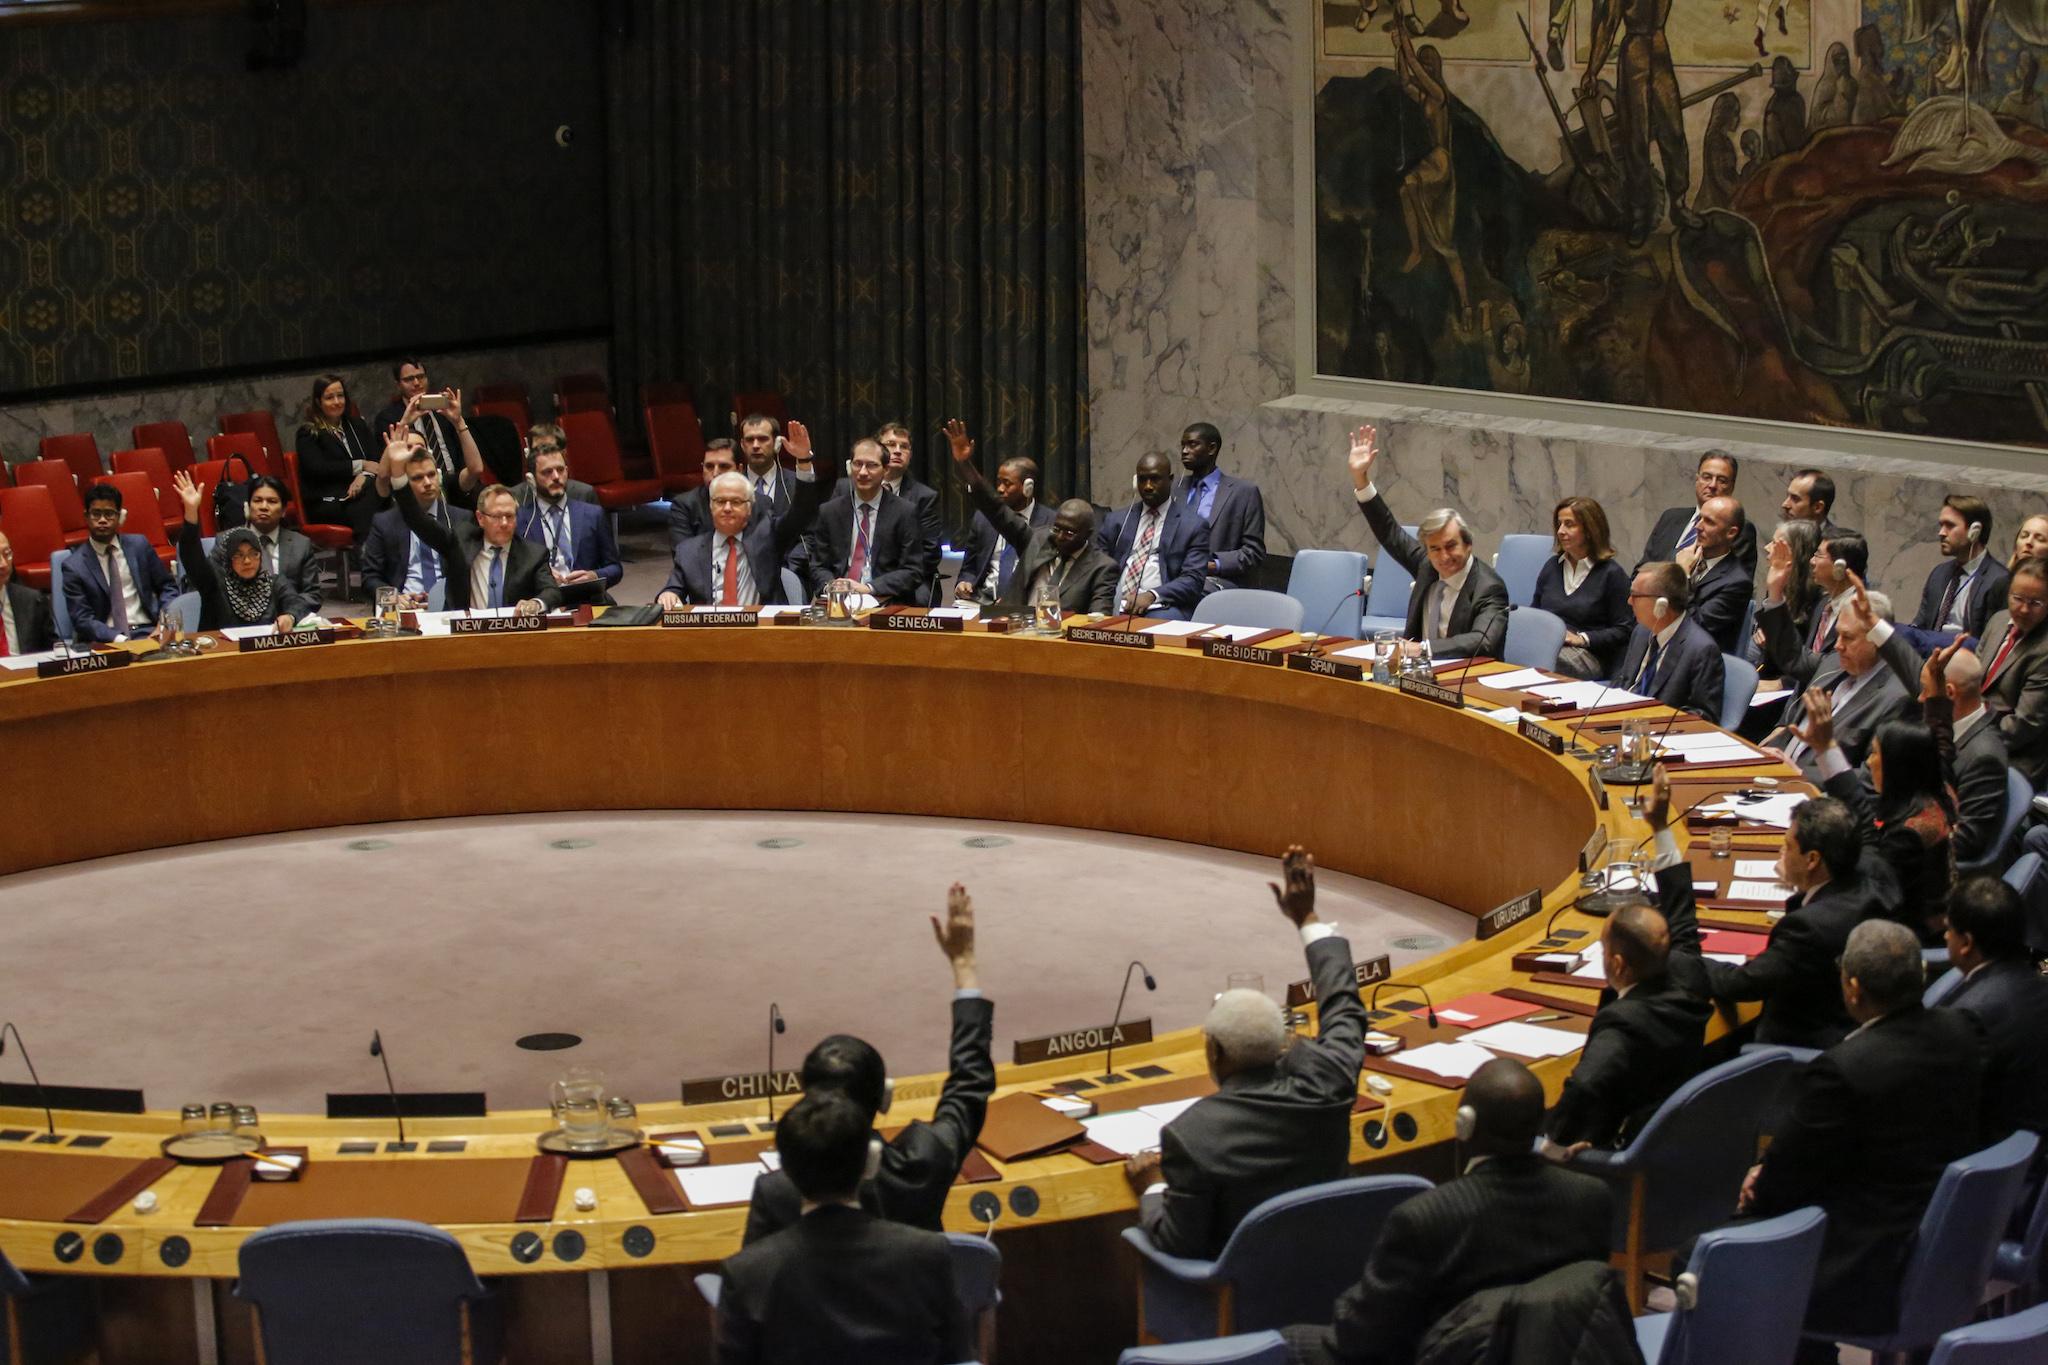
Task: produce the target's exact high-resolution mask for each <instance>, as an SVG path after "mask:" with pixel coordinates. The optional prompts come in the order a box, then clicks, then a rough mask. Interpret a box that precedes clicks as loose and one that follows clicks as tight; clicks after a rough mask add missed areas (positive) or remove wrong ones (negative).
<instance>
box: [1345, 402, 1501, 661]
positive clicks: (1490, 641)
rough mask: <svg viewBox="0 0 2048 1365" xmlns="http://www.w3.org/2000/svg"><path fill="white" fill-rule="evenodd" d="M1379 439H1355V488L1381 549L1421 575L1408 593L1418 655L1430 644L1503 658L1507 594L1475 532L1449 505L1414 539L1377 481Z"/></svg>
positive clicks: (1365, 435)
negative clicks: (1475, 548) (1476, 548)
mask: <svg viewBox="0 0 2048 1365" xmlns="http://www.w3.org/2000/svg"><path fill="white" fill-rule="evenodd" d="M1378 459H1379V433H1378V432H1376V431H1374V430H1373V429H1372V428H1371V427H1369V426H1364V427H1360V428H1359V429H1358V430H1357V431H1355V432H1353V433H1352V435H1351V457H1350V465H1351V485H1352V488H1353V490H1354V492H1355V493H1356V495H1357V497H1358V506H1359V510H1361V511H1362V512H1364V513H1365V519H1366V522H1367V523H1368V524H1369V525H1370V526H1371V527H1372V533H1373V536H1374V538H1375V539H1377V540H1378V541H1379V543H1380V548H1381V549H1383V550H1385V551H1386V552H1387V553H1388V554H1390V555H1392V556H1393V557H1394V558H1395V559H1396V560H1398V561H1400V563H1401V566H1402V567H1403V568H1405V569H1407V570H1408V572H1409V573H1410V574H1412V575H1414V577H1415V588H1414V590H1413V591H1412V592H1410V593H1409V594H1408V626H1407V638H1406V639H1405V640H1404V642H1403V645H1402V648H1403V650H1404V652H1406V653H1408V654H1410V655H1413V654H1418V653H1420V652H1421V648H1422V647H1421V645H1420V643H1418V642H1420V641H1424V640H1426V641H1428V642H1429V648H1430V654H1431V656H1432V657H1434V658H1439V659H1476V658H1480V657H1486V658H1492V659H1498V658H1499V657H1500V655H1501V651H1502V650H1503V649H1505V648H1506V647H1507V642H1508V589H1507V585H1506V584H1505V583H1503V582H1501V580H1500V575H1499V574H1497V573H1495V572H1494V571H1493V566H1492V565H1490V564H1488V563H1486V562H1485V561H1484V560H1482V559H1480V558H1479V557H1478V556H1477V555H1475V554H1473V553H1472V532H1471V531H1470V530H1468V529H1466V526H1465V520H1464V518H1463V517H1461V516H1459V515H1458V514H1457V513H1456V512H1453V511H1452V510H1451V509H1450V508H1448V507H1442V508H1438V509H1437V510H1436V511H1434V512H1431V513H1430V514H1429V515H1428V516H1426V517H1424V518H1423V519H1422V522H1421V524H1420V525H1419V526H1418V527H1417V528H1416V529H1417V530H1418V531H1420V532H1421V533H1422V539H1421V541H1420V542H1419V543H1418V542H1417V541H1416V539H1415V538H1414V537H1413V536H1411V535H1409V534H1408V533H1407V532H1406V531H1404V530H1402V529H1401V523H1400V522H1398V521H1396V520H1395V519H1394V514H1393V512H1392V511H1391V510H1389V509H1388V507H1387V503H1386V499H1384V498H1382V497H1381V496H1380V493H1379V489H1378V488H1377V487H1375V486H1374V484H1373V481H1372V474H1373V466H1374V464H1375V463H1376V462H1377V461H1378Z"/></svg>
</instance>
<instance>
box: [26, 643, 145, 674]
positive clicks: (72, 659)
mask: <svg viewBox="0 0 2048 1365" xmlns="http://www.w3.org/2000/svg"><path fill="white" fill-rule="evenodd" d="M134 662H135V656H134V655H133V654H130V653H129V652H128V651H127V650H125V649H113V650H108V651H107V652H106V653H104V654H98V653H95V654H69V655H66V656H65V657H64V658H61V659H45V660H43V661H42V662H41V663H39V664H37V665H36V676H37V677H38V678H68V677H70V676H71V675H72V674H73V673H104V672H105V671H106V670H108V669H110V668H126V667H127V666H128V665H130V664H132V663H134Z"/></svg>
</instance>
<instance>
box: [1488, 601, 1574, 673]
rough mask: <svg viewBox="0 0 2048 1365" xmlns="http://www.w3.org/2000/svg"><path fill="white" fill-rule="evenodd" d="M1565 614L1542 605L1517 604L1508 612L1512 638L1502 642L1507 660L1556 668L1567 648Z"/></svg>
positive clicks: (1518, 663)
mask: <svg viewBox="0 0 2048 1365" xmlns="http://www.w3.org/2000/svg"><path fill="white" fill-rule="evenodd" d="M1566 629H1567V627H1566V625H1565V623H1564V618H1563V617H1562V616H1558V615H1556V614H1555V613H1553V612H1547V611H1544V610H1543V609H1542V608H1540V607H1516V608H1515V609H1514V610H1513V611H1510V612H1509V613H1508V639H1507V643H1506V644H1505V645H1503V646H1501V652H1500V657H1501V661H1502V662H1504V663H1511V664H1516V665H1519V666H1520V667H1523V668H1541V669H1554V668H1556V667H1557V652H1558V651H1559V650H1561V649H1563V648H1564V636H1565V631H1566Z"/></svg>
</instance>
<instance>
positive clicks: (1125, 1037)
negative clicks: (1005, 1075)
mask: <svg viewBox="0 0 2048 1365" xmlns="http://www.w3.org/2000/svg"><path fill="white" fill-rule="evenodd" d="M1151 1041H1152V1021H1151V1020H1150V1019H1126V1020H1124V1022H1122V1023H1121V1024H1117V1025H1115V1026H1114V1027H1112V1026H1110V1025H1108V1024H1098V1025H1095V1026H1094V1027H1092V1028H1077V1029H1070V1030H1068V1031H1067V1032H1065V1033H1048V1034H1046V1035H1045V1036H1044V1037H1043V1038H1019V1039H1018V1040H1017V1042H1016V1044H1015V1046H1014V1048H1013V1049H1012V1052H1011V1055H1010V1060H1011V1061H1013V1062H1015V1063H1016V1064H1017V1065H1018V1066H1030V1065H1031V1064H1032V1063H1033V1062H1057V1061H1059V1060H1061V1059H1062V1058H1065V1057H1078V1056H1080V1055H1081V1054H1083V1053H1087V1052H1101V1051H1103V1050H1104V1049H1105V1048H1111V1047H1129V1046H1130V1045H1131V1044H1133V1043H1149V1042H1151Z"/></svg>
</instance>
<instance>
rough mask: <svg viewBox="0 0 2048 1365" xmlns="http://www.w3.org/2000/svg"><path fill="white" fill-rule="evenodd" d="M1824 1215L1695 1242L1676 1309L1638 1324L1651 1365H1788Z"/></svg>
mask: <svg viewBox="0 0 2048 1365" xmlns="http://www.w3.org/2000/svg"><path fill="white" fill-rule="evenodd" d="M1827 1222H1828V1219H1827V1215H1826V1214H1824V1213H1822V1212H1821V1211H1820V1210H1819V1209H1816V1208H1807V1209H1795V1210H1794V1211H1793V1212H1791V1213H1787V1214H1783V1215H1781V1216H1779V1217H1777V1218H1767V1219H1764V1220H1763V1221H1762V1222H1757V1223H1745V1224H1742V1225H1739V1226H1736V1227H1726V1228H1717V1229H1715V1230H1714V1231H1712V1232H1709V1233H1706V1234H1704V1235H1703V1236H1702V1237H1701V1238H1700V1239H1699V1241H1697V1242H1695V1243H1694V1244H1693V1251H1692V1260H1691V1261H1689V1262H1688V1263H1687V1264H1686V1268H1685V1273H1684V1274H1683V1275H1681V1276H1679V1286H1678V1290H1679V1307H1678V1310H1677V1311H1676V1312H1672V1313H1655V1314H1652V1315H1650V1316H1649V1317H1642V1318H1637V1319H1636V1344H1637V1345H1639V1346H1641V1347H1642V1348H1643V1359H1644V1360H1645V1361H1646V1362H1648V1365H1721V1362H1724V1361H1741V1362H1742V1365H1791V1362H1792V1356H1793V1353H1794V1352H1795V1351H1797V1350H1798V1349H1799V1324H1800V1322H1801V1321H1802V1320H1803V1319H1804V1318H1805V1317H1806V1301H1807V1299H1808V1298H1809V1297H1811V1296H1812V1293H1813V1275H1814V1270H1815V1269H1816V1268H1817V1267H1818V1266H1819V1265H1820V1244H1821V1238H1822V1235H1823V1234H1824V1233H1825V1232H1826V1231H1827Z"/></svg>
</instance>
